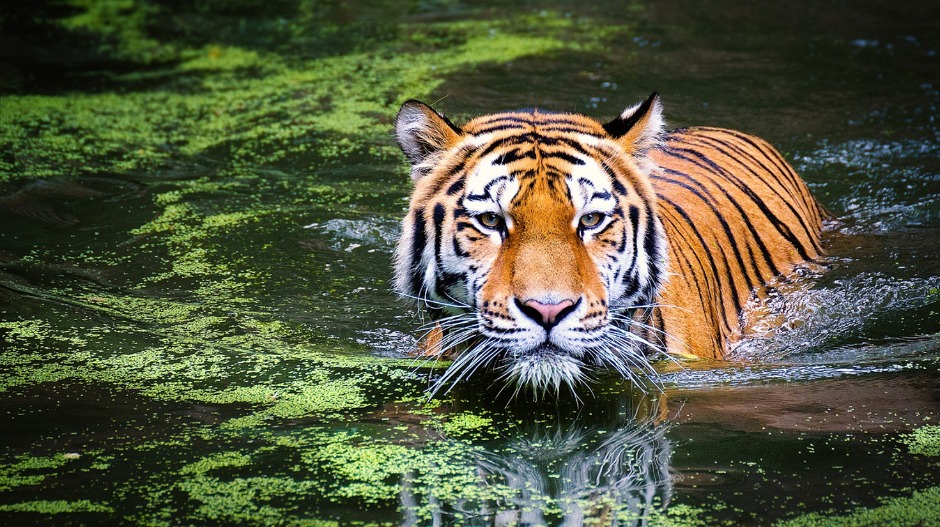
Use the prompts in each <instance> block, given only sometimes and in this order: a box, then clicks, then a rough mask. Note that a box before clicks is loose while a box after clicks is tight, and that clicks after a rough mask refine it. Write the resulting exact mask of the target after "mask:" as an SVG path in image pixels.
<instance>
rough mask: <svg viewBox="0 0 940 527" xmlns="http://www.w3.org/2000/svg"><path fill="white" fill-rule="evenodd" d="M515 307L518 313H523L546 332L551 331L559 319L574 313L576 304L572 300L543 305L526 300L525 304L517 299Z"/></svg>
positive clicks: (536, 301) (535, 301)
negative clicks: (517, 308)
mask: <svg viewBox="0 0 940 527" xmlns="http://www.w3.org/2000/svg"><path fill="white" fill-rule="evenodd" d="M516 305H517V306H518V307H519V310H520V311H522V312H523V313H525V315H526V316H527V317H529V318H531V319H532V320H534V321H536V322H538V323H539V325H540V326H542V327H543V328H545V329H546V331H547V330H550V329H552V328H553V327H554V326H556V325H557V324H558V323H559V322H561V319H563V318H565V317H566V316H568V314H569V313H571V312H572V311H574V308H575V306H576V305H577V304H576V303H575V302H574V301H573V300H562V301H561V302H558V303H557V304H543V303H541V302H539V301H538V300H526V301H525V302H520V301H519V299H518V298H517V299H516Z"/></svg>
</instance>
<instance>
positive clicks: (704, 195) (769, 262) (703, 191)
mask: <svg viewBox="0 0 940 527" xmlns="http://www.w3.org/2000/svg"><path fill="white" fill-rule="evenodd" d="M662 173H663V174H668V175H670V176H676V177H682V178H684V179H686V180H687V181H688V183H689V184H687V183H683V182H682V181H678V180H675V179H671V178H668V177H665V176H663V175H660V176H658V177H657V179H658V180H659V181H663V182H666V183H670V184H673V185H676V186H679V187H682V188H684V189H686V190H688V191H689V192H691V193H692V194H695V197H697V198H698V199H700V200H702V202H703V203H704V204H705V205H707V206H708V208H709V209H711V211H712V213H713V214H714V215H715V217H716V218H718V221H719V222H720V223H721V228H722V230H723V231H724V232H725V236H726V237H727V238H728V243H729V245H730V246H731V248H732V249H733V250H734V256H735V260H737V262H738V266H739V267H740V268H741V271H742V272H744V279H745V280H746V281H747V285H748V288H749V289H750V288H753V287H755V286H756V285H759V284H761V283H763V282H764V281H765V277H764V275H763V273H761V271H760V269H759V268H758V267H757V262H756V261H755V260H754V259H753V258H751V259H750V265H749V266H746V265H745V264H744V259H743V257H742V256H741V252H740V250H739V249H738V245H737V243H736V241H737V239H736V238H735V236H734V233H733V232H732V230H731V226H730V225H728V222H727V220H725V216H724V214H722V212H721V211H720V210H719V209H718V205H717V202H716V200H715V198H714V197H713V196H712V194H711V192H710V191H709V190H708V189H707V188H706V187H705V186H704V185H702V183H701V182H699V181H697V180H696V179H695V178H693V177H691V176H690V175H688V174H686V173H684V172H679V171H678V170H673V169H663V171H662ZM692 185H695V186H696V187H698V188H694V187H693V186H692ZM717 188H718V190H720V191H721V192H722V193H723V194H724V195H725V197H726V198H727V199H728V201H730V202H731V204H732V205H733V206H734V208H735V209H737V211H738V213H739V214H738V215H739V219H740V221H741V223H743V224H744V226H745V227H747V229H748V230H749V231H750V232H751V239H753V240H754V243H755V244H757V248H758V249H759V250H760V252H761V255H762V256H763V259H764V264H765V265H766V266H767V268H768V269H770V272H771V273H773V274H780V270H779V269H778V268H777V266H776V264H775V263H774V261H773V257H772V256H771V254H770V250H769V249H768V248H767V245H766V244H764V240H762V239H761V237H760V236H759V235H758V232H757V228H756V227H755V226H754V224H753V223H752V222H751V219H750V218H749V217H748V216H747V215H746V214H745V213H744V210H743V209H742V208H741V206H740V205H739V204H738V202H737V201H736V200H735V199H734V197H732V196H731V195H730V194H729V193H728V192H727V191H726V190H725V189H724V188H722V187H720V186H719V187H717ZM745 246H746V247H749V244H747V243H746V241H745ZM748 270H750V271H751V274H753V275H754V277H755V279H756V280H751V278H750V276H749V275H748V273H747V271H748Z"/></svg>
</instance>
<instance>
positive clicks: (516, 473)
mask: <svg viewBox="0 0 940 527" xmlns="http://www.w3.org/2000/svg"><path fill="white" fill-rule="evenodd" d="M615 406H616V403H615V404H614V405H612V406H611V410H612V411H611V412H602V413H606V414H607V415H604V416H598V414H597V413H596V412H594V410H595V409H596V407H595V406H594V404H593V403H592V408H591V410H592V411H591V414H590V415H582V414H580V413H578V414H575V415H574V416H573V417H572V418H565V417H563V416H559V415H557V414H556V415H554V416H551V417H550V418H546V417H545V416H544V415H542V416H532V415H528V416H524V417H523V418H522V420H521V421H520V423H521V424H517V425H516V426H515V427H514V429H513V430H512V431H510V432H509V433H508V434H506V435H509V436H510V439H509V440H508V441H501V442H499V444H498V446H493V447H492V448H489V447H488V448H482V449H479V450H477V451H475V453H474V454H473V460H472V462H473V463H474V465H475V470H476V480H477V481H476V485H477V486H478V488H479V489H486V492H480V493H479V494H477V493H475V492H473V491H472V490H468V491H467V492H465V493H464V494H465V495H462V496H461V497H460V498H457V499H453V498H450V499H443V498H440V497H439V496H440V495H444V494H446V495H447V496H453V495H454V493H453V491H452V489H448V492H436V491H438V490H442V489H435V488H434V486H429V485H427V481H423V482H422V483H423V484H418V485H416V478H419V479H420V477H421V476H420V475H418V474H413V473H409V474H406V475H405V476H404V478H403V481H402V491H401V505H402V509H403V511H404V515H405V518H404V521H403V523H402V525H403V526H407V527H412V526H419V525H421V526H423V525H434V526H438V525H452V524H454V521H455V520H456V521H458V522H459V524H460V525H480V526H484V525H485V526H493V527H496V526H535V525H561V526H565V527H575V526H598V527H599V526H626V525H646V524H647V522H648V521H649V519H650V517H651V516H652V515H656V514H657V511H661V510H663V508H664V507H665V506H666V505H668V502H669V500H670V497H671V494H672V483H671V479H670V474H669V467H670V465H669V459H670V455H671V452H672V448H671V444H670V442H669V439H668V437H667V435H666V432H667V430H668V424H667V423H666V422H664V421H662V420H661V419H659V418H657V417H656V416H652V415H650V413H651V412H650V411H649V410H650V408H646V409H645V410H644V409H641V411H640V412H638V413H640V414H645V415H632V414H629V413H627V412H624V411H623V410H621V411H616V410H614V409H613V408H614V407H615ZM647 406H655V405H647ZM619 408H624V406H619ZM627 408H629V406H627ZM611 413H614V414H615V421H611V420H610V419H609V418H610V417H614V416H611V415H610V414H611ZM599 417H600V418H599ZM440 485H441V486H446V485H448V482H447V481H442V482H441V483H440ZM419 487H421V490H420V491H419V490H417V489H418V488H419ZM494 490H495V491H496V492H493V491H494ZM425 493H426V495H425ZM494 494H498V495H499V496H501V498H500V499H493V498H489V499H485V500H480V499H476V498H474V495H486V496H493V495H494ZM418 511H422V512H421V513H419V512H418ZM427 511H430V518H429V517H428V512H427Z"/></svg>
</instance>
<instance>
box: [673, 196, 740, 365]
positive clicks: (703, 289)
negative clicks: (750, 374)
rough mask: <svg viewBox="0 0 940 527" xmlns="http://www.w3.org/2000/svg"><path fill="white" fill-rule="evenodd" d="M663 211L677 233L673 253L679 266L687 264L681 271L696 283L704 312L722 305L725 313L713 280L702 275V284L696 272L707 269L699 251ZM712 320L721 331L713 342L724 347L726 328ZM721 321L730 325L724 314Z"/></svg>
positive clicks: (709, 312)
mask: <svg viewBox="0 0 940 527" xmlns="http://www.w3.org/2000/svg"><path fill="white" fill-rule="evenodd" d="M663 212H666V213H665V214H662V213H661V214H660V216H659V217H660V218H662V219H663V221H665V222H666V223H669V224H671V225H672V228H673V231H674V232H675V233H676V234H677V236H676V239H675V240H671V243H672V245H673V248H674V250H673V253H674V254H675V256H676V258H677V259H678V260H681V262H676V267H679V266H680V265H682V264H685V268H686V269H688V272H686V273H681V274H682V276H686V277H691V278H692V281H693V282H694V283H695V291H696V292H698V297H699V303H700V304H701V305H702V307H703V308H705V309H704V312H705V314H706V316H709V315H710V316H714V314H715V312H714V311H713V310H711V309H707V306H716V307H717V305H722V313H724V309H723V304H721V298H720V292H718V291H716V290H715V289H714V288H713V287H712V284H711V281H710V280H708V279H707V277H705V276H703V277H702V278H703V279H705V283H704V284H702V283H701V282H699V279H698V276H697V275H696V274H695V269H696V268H698V269H702V270H703V271H704V270H705V262H703V261H702V259H701V258H700V257H699V255H698V252H696V251H695V249H693V248H692V245H691V244H690V243H689V241H688V240H686V239H685V237H684V236H680V235H679V227H678V225H676V222H675V220H673V218H672V217H671V216H670V215H669V213H668V212H667V211H663ZM693 230H694V229H693ZM680 241H683V242H685V247H686V249H688V251H689V252H690V253H691V254H692V256H693V257H694V258H695V260H696V261H697V262H698V265H697V266H694V265H692V262H691V261H689V258H688V256H687V254H686V252H685V251H683V250H682V249H681V246H680V245H679V242H680ZM716 286H717V284H716ZM706 293H707V295H708V296H709V297H711V300H710V301H706V297H705V295H706ZM716 295H719V297H718V298H716ZM711 322H712V325H713V326H715V327H717V329H718V333H719V334H713V335H712V341H713V344H714V345H715V346H716V348H718V349H722V345H721V339H722V338H724V330H723V329H722V328H721V326H718V325H717V324H716V323H717V322H719V321H717V320H712V321H711ZM721 322H723V323H724V324H723V325H724V326H725V327H728V321H727V320H725V318H724V317H723V316H722V320H721Z"/></svg>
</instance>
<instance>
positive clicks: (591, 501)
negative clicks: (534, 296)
mask: <svg viewBox="0 0 940 527" xmlns="http://www.w3.org/2000/svg"><path fill="white" fill-rule="evenodd" d="M582 4H587V3H584V2H581V3H574V2H571V3H568V2H549V3H539V4H537V5H528V6H522V7H516V8H512V9H508V8H506V7H505V6H503V5H501V4H500V5H496V4H493V5H485V4H479V5H468V4H464V3H459V2H449V1H439V2H437V1H432V2H416V3H411V4H408V5H407V7H402V6H399V5H395V6H392V5H385V3H383V2H367V3H362V5H358V4H357V5H353V4H350V3H345V4H343V3H338V2H337V3H332V2H327V3H312V2H305V1H292V0H285V1H275V2H264V3H262V2H240V3H238V4H232V3H230V2H212V1H206V2H201V3H197V4H196V5H195V7H185V6H177V5H171V3H162V2H151V3H143V2H141V3H136V4H128V5H127V6H120V5H116V4H115V5H114V6H112V5H111V3H98V4H95V3H92V4H91V5H92V7H91V8H87V7H81V3H76V6H77V7H69V6H68V5H66V4H62V5H58V4H56V5H55V6H39V7H35V6H27V7H22V8H16V9H12V8H11V9H10V10H9V11H8V12H5V13H4V14H3V15H2V16H0V21H2V24H3V32H2V34H3V36H2V37H0V38H2V39H3V40H2V42H3V52H2V56H0V67H2V70H0V78H2V80H0V90H2V92H0V93H2V95H0V126H2V128H0V134H2V135H0V145H2V148H0V169H2V172H3V175H2V179H0V364H2V368H0V389H2V392H3V397H2V401H0V438H2V441H0V460H2V465H0V522H2V523H3V524H4V525H154V526H156V525H166V526H169V525H315V526H320V525H639V524H648V525H778V524H779V525H829V524H835V525H838V524H847V523H850V522H856V523H855V524H866V525H868V524H870V525H880V524H890V525H932V524H938V523H940V507H938V506H937V503H940V470H938V469H940V458H938V457H937V455H938V453H940V445H938V444H940V429H938V428H937V425H938V424H940V423H938V421H940V372H938V368H940V123H938V122H937V115H938V104H940V89H938V79H940V76H938V71H940V68H938V60H940V58H938V56H937V54H938V52H940V33H938V31H937V25H936V20H938V19H940V11H938V8H937V6H934V5H931V4H930V3H922V4H921V3H897V2H876V1H867V2H863V3H852V5H848V4H842V3H832V2H827V3H816V2H809V1H806V2H797V3H792V2H785V3H784V2H781V3H777V4H762V3H757V4H753V5H750V4H748V5H739V6H734V7H733V8H729V6H727V5H724V4H722V5H721V6H720V7H717V6H716V5H712V4H713V3H710V2H692V1H681V0H671V1H668V2H655V3H653V2H650V3H643V2H633V3H627V4H622V3H619V2H611V3H593V4H590V5H582ZM778 4H779V5H778ZM654 90H655V91H659V92H660V93H661V95H662V96H663V100H664V103H665V108H666V117H667V120H668V122H669V124H670V125H672V126H683V125H694V124H709V125H717V126H726V127H731V128H737V129H741V130H744V131H748V132H751V133H754V134H757V135H760V136H762V137H764V138H766V139H768V140H769V141H770V142H771V143H773V144H775V145H776V146H778V148H779V149H780V150H781V151H782V152H784V153H785V155H786V156H787V157H788V159H790V160H791V162H792V163H793V164H794V166H795V167H796V168H797V170H798V171H799V172H800V173H801V174H802V175H803V176H804V178H805V179H806V180H807V181H808V182H809V184H810V186H811V188H812V189H813V191H814V193H815V194H816V195H817V196H818V197H819V199H820V201H821V202H822V203H823V204H824V205H825V206H826V207H827V208H828V209H829V210H830V211H831V212H832V213H833V214H834V215H835V216H836V217H837V218H839V220H838V221H837V222H834V223H833V224H832V225H831V226H830V227H829V230H828V232H827V236H826V238H827V247H828V249H829V257H828V259H827V261H826V269H825V272H820V271H821V270H820V269H808V270H807V272H806V277H805V280H798V281H796V282H795V283H789V284H776V285H775V288H774V289H773V291H772V293H771V294H769V295H767V298H766V299H764V300H762V302H761V304H760V305H755V308H756V312H757V313H760V314H761V315H760V316H755V317H753V319H752V320H749V322H750V323H751V324H752V327H753V328H754V330H755V336H754V338H752V339H751V340H749V341H746V342H744V343H742V345H741V346H739V348H738V349H737V350H736V353H735V356H734V360H732V361H730V362H727V363H691V364H685V365H683V366H681V367H680V366H676V365H671V364H662V365H660V369H661V376H662V382H663V385H664V393H658V392H656V391H651V392H650V393H647V394H644V393H642V392H640V391H638V390H635V389H633V388H631V387H630V386H628V385H626V384H625V383H624V382H622V381H618V380H617V379H614V378H603V379H599V380H598V382H597V384H595V385H594V386H593V388H592V389H593V392H592V393H586V394H583V396H582V401H581V403H580V404H578V403H577V402H575V401H569V400H562V401H551V402H544V401H543V402H540V403H538V404H530V403H528V402H524V403H520V402H507V401H505V400H504V399H503V398H502V397H500V396H497V395H496V394H494V393H491V391H490V390H488V389H487V387H486V386H485V382H483V381H471V382H469V383H467V384H466V385H465V386H461V387H458V388H457V389H455V390H454V391H453V392H451V393H450V394H448V395H447V396H446V397H442V398H440V399H437V400H434V401H428V400H427V399H426V397H425V395H424V390H425V388H426V387H427V386H428V384H429V380H430V379H432V378H433V377H434V376H435V375H438V374H439V372H440V369H439V368H438V367H436V366H435V365H433V364H421V363H414V362H413V361H412V360H410V359H408V358H407V357H406V355H407V352H408V351H409V349H410V348H411V346H413V344H414V341H415V336H416V335H418V334H419V333H420V328H421V326H422V323H423V321H422V320H421V317H420V315H419V314H418V313H416V312H415V310H414V309H412V308H410V307H408V306H407V305H406V304H405V303H403V302H401V301H399V300H397V299H395V298H394V296H393V295H392V294H391V293H390V286H389V281H390V277H391V267H390V259H391V252H392V246H393V244H394V240H395V239H396V236H397V232H398V221H399V219H400V217H401V215H402V214H403V212H404V210H405V207H406V201H405V199H406V197H407V195H408V191H409V182H408V178H407V173H406V167H405V166H404V165H405V163H404V160H403V158H402V157H401V156H400V154H399V153H398V152H397V151H396V147H395V145H394V143H393V140H392V137H391V126H392V125H391V123H392V119H393V117H394V114H395V111H396V110H397V106H398V104H400V103H401V102H402V101H403V100H405V99H407V98H411V97H418V98H422V99H424V100H426V101H428V102H434V101H438V102H437V104H436V106H437V107H438V108H439V109H441V110H443V111H445V112H446V113H448V115H450V116H451V117H452V118H453V119H455V120H456V121H458V122H459V121H461V120H463V119H466V118H468V117H470V116H473V115H476V114H479V113H484V112H491V111H497V110H505V109H511V108H517V107H531V106H541V107H546V108H549V109H553V110H573V111H581V112H586V113H588V114H590V115H593V116H596V117H598V118H608V117H610V116H613V115H615V114H617V113H619V112H620V111H621V110H622V109H623V108H624V107H625V106H627V105H630V104H633V103H634V102H636V101H637V100H639V99H641V98H642V97H644V96H646V95H647V94H648V93H649V92H651V91H654ZM780 326H782V329H780V330H775V331H768V330H767V329H768V328H777V327H780ZM865 522H868V523H865Z"/></svg>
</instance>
